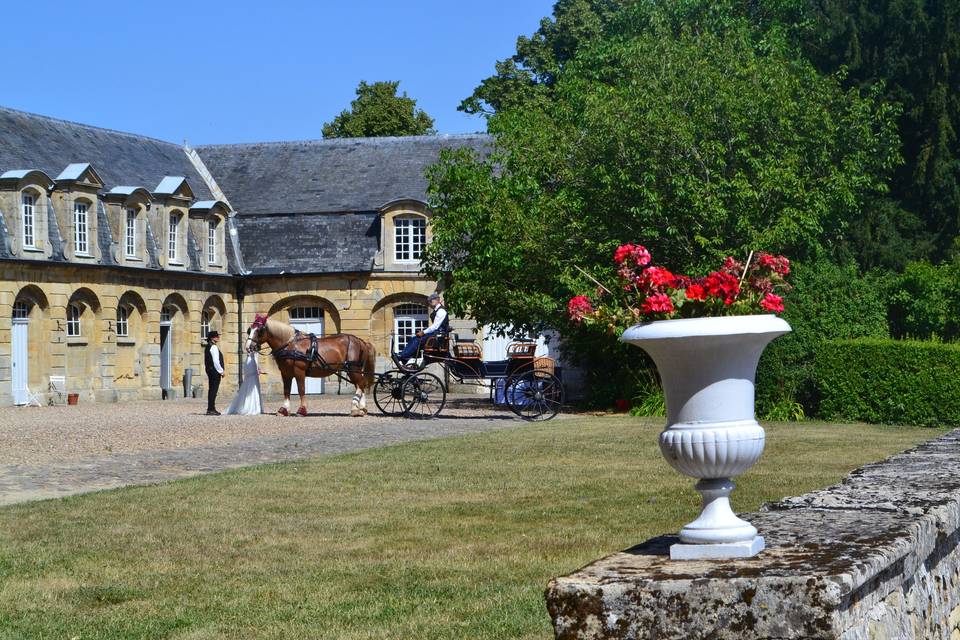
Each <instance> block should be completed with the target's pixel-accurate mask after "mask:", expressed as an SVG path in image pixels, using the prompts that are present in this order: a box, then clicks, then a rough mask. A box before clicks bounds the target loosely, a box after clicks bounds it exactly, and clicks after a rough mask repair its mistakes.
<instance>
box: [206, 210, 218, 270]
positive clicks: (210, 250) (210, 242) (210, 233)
mask: <svg viewBox="0 0 960 640" xmlns="http://www.w3.org/2000/svg"><path fill="white" fill-rule="evenodd" d="M207 264H217V221H216V220H210V221H208V222H207Z"/></svg>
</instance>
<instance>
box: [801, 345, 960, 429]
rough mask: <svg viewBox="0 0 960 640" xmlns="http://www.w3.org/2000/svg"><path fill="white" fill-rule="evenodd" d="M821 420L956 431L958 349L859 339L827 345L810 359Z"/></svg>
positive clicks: (959, 415)
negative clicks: (940, 428)
mask: <svg viewBox="0 0 960 640" xmlns="http://www.w3.org/2000/svg"><path fill="white" fill-rule="evenodd" d="M814 381H815V383H816V386H817V390H818V391H819V394H820V406H819V412H818V413H819V416H820V417H821V418H824V419H826V420H851V421H852V420H859V421H863V422H874V423H890V424H912V425H921V426H953V427H955V426H960V346H958V345H955V344H942V343H936V342H917V341H907V340H889V339H876V338H860V339H855V340H829V341H826V342H824V343H822V345H821V347H820V348H819V349H818V350H817V353H816V355H815V356H814Z"/></svg>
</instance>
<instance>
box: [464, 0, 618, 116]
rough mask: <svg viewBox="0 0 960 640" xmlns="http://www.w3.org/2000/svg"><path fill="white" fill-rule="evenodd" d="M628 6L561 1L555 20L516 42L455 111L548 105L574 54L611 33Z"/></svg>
mask: <svg viewBox="0 0 960 640" xmlns="http://www.w3.org/2000/svg"><path fill="white" fill-rule="evenodd" d="M628 4H630V0H559V1H558V2H557V3H556V4H554V5H553V18H552V19H551V18H544V19H543V20H541V21H540V28H539V29H538V30H537V32H536V33H534V34H533V35H532V36H530V37H526V36H520V37H519V38H518V39H517V53H516V54H515V55H514V56H513V57H511V58H509V59H507V60H500V61H499V62H497V64H496V71H497V73H496V75H494V76H491V77H490V78H486V79H485V80H483V81H482V82H481V83H480V86H479V87H477V88H476V89H475V90H474V92H473V94H472V95H471V96H470V97H469V98H467V99H465V100H464V101H463V102H461V103H460V106H459V107H458V110H460V111H464V112H466V113H471V114H486V115H490V114H493V113H495V112H497V111H500V110H502V109H505V108H510V107H518V106H521V105H524V104H528V103H530V102H533V101H537V100H543V99H549V97H550V94H551V92H552V88H553V85H554V83H555V82H556V79H557V77H558V76H559V75H560V72H561V70H562V69H563V67H564V65H565V64H566V63H567V62H568V61H570V60H571V59H573V57H574V55H575V54H576V52H577V50H578V49H580V48H581V47H583V46H586V45H588V44H589V43H591V42H594V41H596V40H598V39H599V38H600V37H601V36H603V35H604V34H607V33H609V30H610V27H611V25H613V24H615V22H616V20H615V18H616V17H617V14H618V12H619V11H620V10H621V9H622V8H623V7H624V6H626V5H628Z"/></svg>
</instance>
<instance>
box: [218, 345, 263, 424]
mask: <svg viewBox="0 0 960 640" xmlns="http://www.w3.org/2000/svg"><path fill="white" fill-rule="evenodd" d="M261 413H263V403H262V402H261V401H260V365H259V363H258V362H257V354H255V353H250V354H248V355H247V361H246V362H245V363H243V383H242V384H241V385H240V388H239V389H237V395H236V396H234V398H233V402H231V403H230V407H229V408H228V409H227V410H226V411H224V412H223V415H244V416H249V415H254V416H256V415H260V414H261Z"/></svg>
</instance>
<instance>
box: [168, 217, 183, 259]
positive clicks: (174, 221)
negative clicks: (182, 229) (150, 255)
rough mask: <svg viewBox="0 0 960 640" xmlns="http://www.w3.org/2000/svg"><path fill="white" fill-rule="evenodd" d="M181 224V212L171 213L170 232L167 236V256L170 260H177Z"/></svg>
mask: <svg viewBox="0 0 960 640" xmlns="http://www.w3.org/2000/svg"><path fill="white" fill-rule="evenodd" d="M179 226H180V214H179V213H171V214H170V233H169V236H168V238H167V258H168V259H169V260H170V262H177V256H178V255H179V252H178V250H177V246H178V244H179V243H178V242H177V229H178V227H179Z"/></svg>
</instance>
